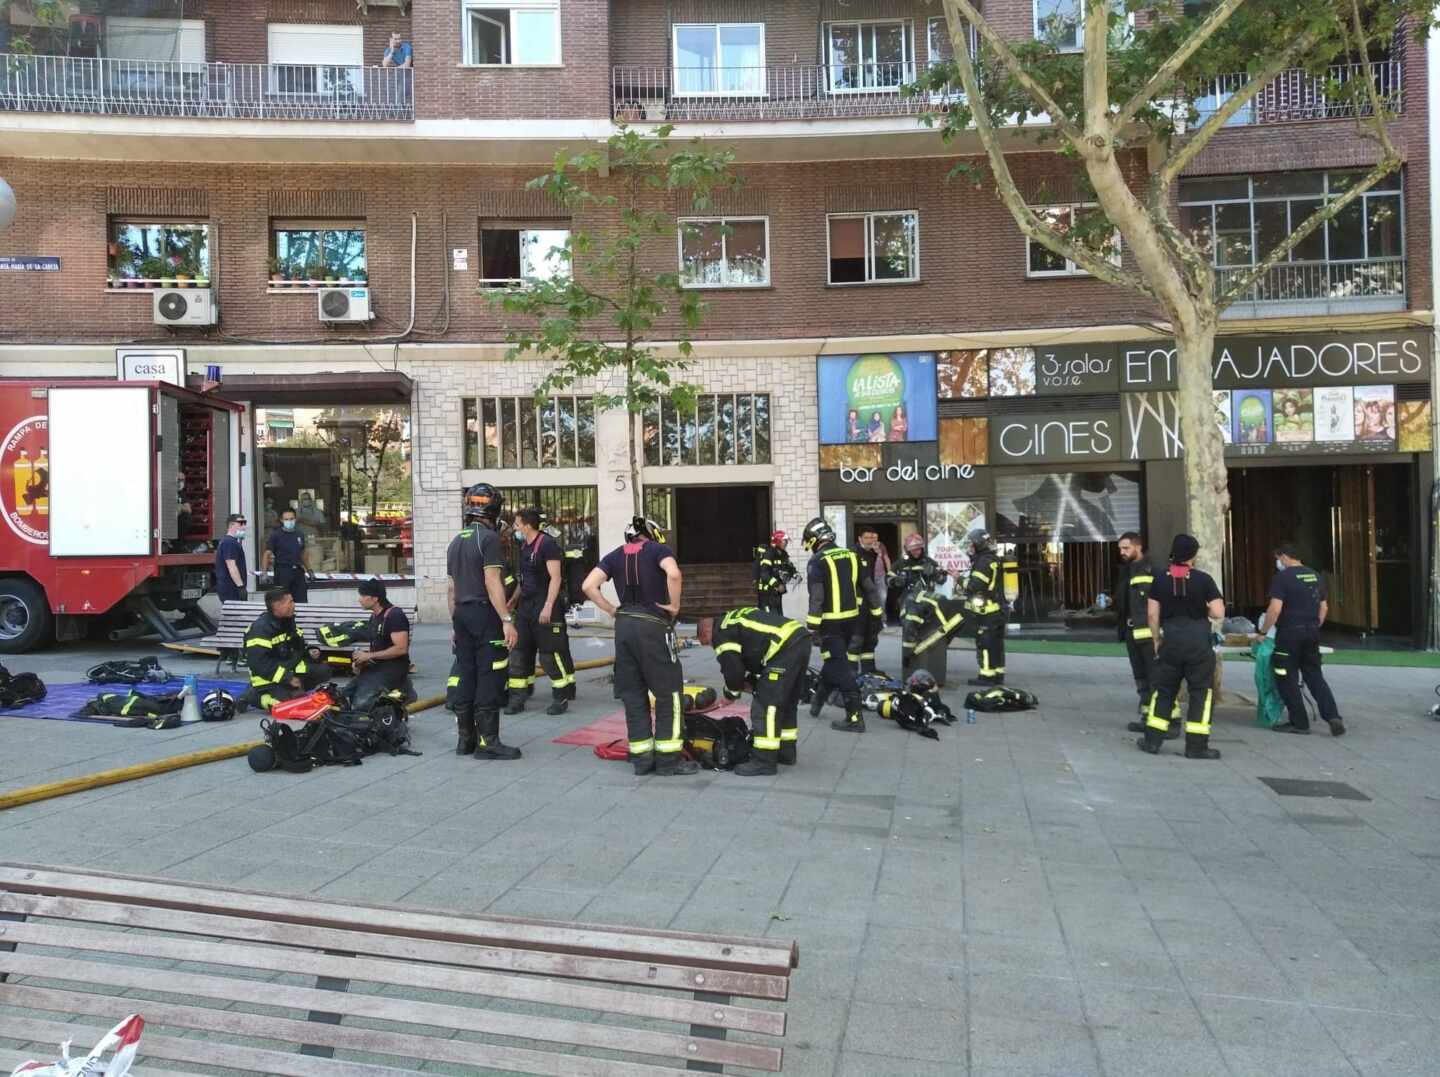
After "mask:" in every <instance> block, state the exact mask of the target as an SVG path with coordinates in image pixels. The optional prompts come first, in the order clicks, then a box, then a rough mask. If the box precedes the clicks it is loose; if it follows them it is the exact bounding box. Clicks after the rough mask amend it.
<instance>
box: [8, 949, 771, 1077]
mask: <svg viewBox="0 0 1440 1077" xmlns="http://www.w3.org/2000/svg"><path fill="white" fill-rule="evenodd" d="M5 937H6V938H12V937H13V940H14V941H15V942H29V943H32V944H35V945H43V946H54V947H68V948H70V949H77V950H87V951H91V952H100V953H108V954H127V955H132V956H137V957H152V958H155V957H158V958H165V959H173V960H178V961H197V962H206V963H217V964H227V965H229V964H240V965H244V964H245V961H244V960H243V959H244V958H245V957H252V958H255V959H257V960H255V961H254V962H253V963H252V964H251V967H253V968H257V969H267V970H269V971H273V972H291V973H311V974H314V975H319V976H330V977H334V978H336V979H348V980H361V981H365V982H369V983H385V984H394V983H397V982H403V980H400V981H397V980H396V978H395V977H394V976H393V975H391V973H392V972H394V971H395V970H398V971H399V972H400V973H401V974H402V975H403V973H404V971H405V967H404V966H403V965H397V964H396V963H394V962H385V961H374V960H367V959H354V958H343V957H329V956H327V955H319V954H304V953H300V952H297V951H294V950H273V949H272V950H269V951H266V950H264V949H262V948H260V947H240V946H234V945H223V944H217V943H203V942H200V941H198V940H194V939H183V940H178V939H169V940H167V939H156V938H154V937H150V936H136V935H122V934H118V933H115V932H90V931H79V930H76V929H73V928H69V927H46V926H44V925H18V928H11V927H8V926H7V930H6V936H5ZM227 951H229V952H228V953H227ZM240 951H243V953H242V952H240ZM0 970H3V971H6V972H15V973H19V974H21V975H27V976H31V975H33V976H44V977H47V978H53V979H60V980H74V981H77V982H82V983H95V984H102V983H103V984H107V985H110V986H111V987H126V988H130V989H132V990H143V991H166V992H170V993H173V994H184V995H197V996H200V997H203V998H210V999H217V1000H220V1001H225V1002H247V1003H251V1004H254V1005H269V1006H285V1007H289V1008H292V1009H297V1010H320V1011H324V1012H328V1013H338V1014H344V1015H348V1016H352V1017H366V1018H372V1019H374V1020H383V1021H393V1022H396V1023H398V1024H423V1025H435V1026H438V1027H442V1028H444V1027H451V1028H456V1029H465V1030H468V1031H471V1032H485V1033H489V1034H491V1035H497V1036H514V1037H517V1038H521V1039H528V1040H537V1041H546V1042H551V1043H562V1044H570V1045H574V1046H579V1047H594V1048H600V1049H603V1050H611V1051H631V1052H634V1053H636V1054H647V1055H658V1056H661V1057H666V1058H690V1059H695V1060H697V1061H703V1062H718V1063H726V1064H731V1065H737V1066H747V1067H749V1068H751V1069H765V1070H775V1069H777V1068H778V1063H779V1057H780V1052H779V1050H778V1049H777V1048H774V1047H766V1046H757V1045H753V1044H743V1043H726V1042H724V1041H719V1040H712V1039H702V1038H691V1037H689V1036H682V1035H676V1034H674V1033H666V1032H650V1031H644V1030H640V1029H634V1028H626V1027H623V1026H619V1025H597V1024H591V1023H588V1022H585V1021H576V1020H571V1019H564V1018H552V1017H537V1016H525V1015H520V1014H512V1013H507V1012H503V1011H499V1010H487V1009H475V1008H469V1007H458V1006H452V1005H445V1004H441V1003H432V1002H418V1001H411V1000H408V999H403V998H390V997H383V998H382V997H376V996H373V995H357V994H350V993H339V992H335V991H325V990H321V989H318V988H310V987H281V986H277V985H274V984H263V983H257V982H255V981H253V980H234V979H226V978H225V977H223V976H212V975H203V974H199V973H189V972H177V971H173V970H168V969H154V968H143V967H137V966H134V965H116V964H112V963H105V962H96V961H81V960H77V959H75V958H55V957H42V956H39V955H36V954H29V953H9V954H0ZM417 971H418V972H422V973H423V972H424V971H425V970H417ZM435 971H436V972H439V973H443V972H444V971H445V970H435ZM465 975H466V974H461V975H460V976H457V977H454V979H459V980H463V978H464V976H465ZM469 975H472V976H473V975H476V974H469ZM496 979H503V977H496ZM406 986H417V985H413V984H406ZM418 986H433V985H424V984H422V985H418ZM551 987H552V989H554V990H553V993H554V994H555V995H556V996H558V997H557V999H555V1000H553V1001H554V1004H555V1005H558V1006H569V1007H571V1008H575V1009H583V1008H586V1007H585V1005H584V1003H583V1002H581V1001H567V1000H566V996H567V994H568V993H569V992H570V991H572V990H579V991H581V992H583V993H586V994H599V993H601V992H600V990H599V989H596V988H579V989H577V988H574V987H572V986H571V985H566V984H554V985H551ZM439 989H441V990H450V991H465V990H466V988H465V987H464V986H458V985H455V984H450V985H448V986H441V987H440V988H439ZM605 993H606V994H619V992H605ZM658 1001H668V1000H663V999H661V1000H658Z"/></svg>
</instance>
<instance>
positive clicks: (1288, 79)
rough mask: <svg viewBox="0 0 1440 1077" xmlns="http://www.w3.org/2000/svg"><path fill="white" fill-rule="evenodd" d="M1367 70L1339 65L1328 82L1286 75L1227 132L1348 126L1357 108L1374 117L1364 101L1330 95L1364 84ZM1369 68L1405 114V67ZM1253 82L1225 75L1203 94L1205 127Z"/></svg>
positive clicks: (1393, 106)
mask: <svg viewBox="0 0 1440 1077" xmlns="http://www.w3.org/2000/svg"><path fill="white" fill-rule="evenodd" d="M1366 66H1367V65H1365V64H1338V65H1336V66H1335V67H1332V68H1330V71H1329V74H1328V76H1327V77H1325V78H1316V77H1314V76H1312V75H1309V74H1307V73H1306V72H1304V71H1301V70H1299V69H1292V70H1290V71H1284V72H1282V73H1281V74H1280V76H1279V77H1278V78H1276V79H1275V81H1274V82H1272V83H1270V85H1268V86H1266V87H1265V88H1264V89H1263V90H1261V91H1260V92H1259V93H1258V94H1256V95H1255V96H1254V97H1253V98H1252V99H1251V100H1250V101H1248V102H1246V104H1245V105H1244V107H1242V108H1241V109H1240V111H1239V112H1237V113H1235V115H1234V116H1232V117H1231V118H1230V119H1229V120H1228V121H1227V123H1226V126H1229V127H1243V126H1248V125H1251V124H1267V123H1293V122H1295V121H1297V120H1342V119H1349V118H1351V117H1353V116H1355V115H1356V112H1357V108H1358V112H1359V114H1360V115H1362V116H1368V115H1369V114H1370V107H1369V104H1368V102H1366V101H1365V100H1364V99H1363V98H1362V99H1360V100H1358V101H1357V100H1356V99H1354V98H1351V97H1350V96H1348V95H1341V96H1339V97H1331V96H1330V95H1329V91H1330V89H1331V87H1332V85H1334V84H1342V85H1343V84H1347V83H1353V82H1355V81H1357V80H1359V79H1363V78H1364V77H1365V75H1364V72H1365V68H1366ZM1368 66H1369V69H1370V73H1371V77H1372V78H1373V79H1374V80H1375V89H1376V91H1377V92H1378V93H1379V95H1380V100H1381V101H1382V102H1383V103H1384V105H1385V107H1386V108H1387V109H1389V110H1390V111H1392V112H1400V111H1401V110H1402V108H1403V106H1404V95H1403V93H1402V92H1401V91H1402V88H1403V87H1402V82H1401V67H1400V61H1399V60H1386V61H1383V62H1380V63H1372V64H1370V65H1368ZM1247 81H1248V79H1247V77H1246V76H1245V75H1222V76H1221V77H1220V78H1217V79H1215V80H1214V81H1213V82H1211V83H1210V84H1209V85H1206V86H1204V87H1201V88H1200V89H1198V90H1197V92H1196V96H1195V98H1194V101H1195V107H1196V109H1197V110H1198V111H1199V113H1200V120H1199V122H1201V123H1204V122H1205V121H1206V120H1207V119H1209V118H1210V117H1211V116H1213V115H1214V114H1215V113H1216V111H1218V110H1219V109H1220V108H1221V107H1222V106H1223V105H1224V104H1225V102H1226V101H1228V100H1230V98H1231V97H1232V96H1233V95H1234V94H1235V92H1236V91H1237V90H1239V89H1240V88H1241V87H1242V86H1244V85H1245V83H1246V82H1247Z"/></svg>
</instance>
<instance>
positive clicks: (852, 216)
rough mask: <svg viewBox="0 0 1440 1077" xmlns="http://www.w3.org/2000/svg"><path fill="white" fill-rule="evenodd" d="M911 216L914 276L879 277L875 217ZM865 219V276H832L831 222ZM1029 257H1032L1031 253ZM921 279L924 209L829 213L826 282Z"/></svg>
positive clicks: (859, 285) (837, 284)
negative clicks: (921, 236)
mask: <svg viewBox="0 0 1440 1077" xmlns="http://www.w3.org/2000/svg"><path fill="white" fill-rule="evenodd" d="M876 217H909V218H910V220H911V221H912V222H913V228H912V232H911V235H912V236H913V237H914V242H913V243H912V244H911V247H910V275H909V276H908V277H877V276H875V218H876ZM857 219H859V220H863V221H864V222H865V240H864V242H865V279H864V280H842V281H836V280H831V279H830V270H831V261H830V222H831V221H837V220H852V221H853V220H857ZM1027 257H1028V256H1027ZM919 279H920V211H919V210H914V209H877V210H867V211H865V212H863V213H828V214H826V216H825V283H826V284H829V285H830V286H831V287H834V288H862V287H865V286H866V285H871V284H914V283H915V282H916V281H918V280H919Z"/></svg>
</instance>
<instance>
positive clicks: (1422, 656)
mask: <svg viewBox="0 0 1440 1077" xmlns="http://www.w3.org/2000/svg"><path fill="white" fill-rule="evenodd" d="M1005 649H1006V650H1007V651H1012V652H1014V653H1015V654H1068V655H1079V656H1083V657H1087V658H1094V657H1101V658H1123V657H1124V656H1125V647H1124V645H1123V644H1121V643H1081V642H1075V643H1068V642H1064V641H1060V640H1057V641H1053V642H1052V641H1047V640H1027V639H1020V638H1017V637H1015V636H1006V637H1005ZM1225 658H1226V660H1227V661H1231V662H1248V661H1250V659H1249V657H1248V656H1247V655H1242V654H1227V655H1226V656H1225ZM1325 664H1326V665H1329V666H1403V667H1409V668H1412V669H1440V654H1436V653H1432V652H1430V651H1367V650H1337V651H1336V652H1335V653H1334V654H1327V655H1326V656H1325Z"/></svg>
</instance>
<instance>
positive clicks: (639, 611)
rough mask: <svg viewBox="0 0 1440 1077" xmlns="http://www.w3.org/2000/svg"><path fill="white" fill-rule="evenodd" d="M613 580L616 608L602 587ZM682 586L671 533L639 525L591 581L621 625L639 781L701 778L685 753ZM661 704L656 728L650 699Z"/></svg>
mask: <svg viewBox="0 0 1440 1077" xmlns="http://www.w3.org/2000/svg"><path fill="white" fill-rule="evenodd" d="M607 579H608V580H613V581H614V583H615V593H616V596H617V597H618V598H619V599H620V605H619V606H616V605H615V604H613V603H612V602H610V600H609V599H607V598H606V597H605V596H604V595H603V594H601V593H600V587H601V586H602V585H603V584H604V583H605V581H606V580H607ZM681 583H682V578H681V575H680V566H679V565H678V564H677V563H676V561H675V554H674V552H673V551H672V550H671V549H670V547H669V546H666V545H665V532H664V531H662V530H661V529H660V525H659V524H657V523H655V521H653V520H647V519H645V518H644V517H643V516H636V517H634V518H633V519H632V520H631V522H630V525H629V526H628V527H626V528H625V544H624V545H623V546H617V547H616V548H615V549H613V550H611V551H610V552H609V553H608V554H606V555H605V556H604V557H603V558H601V559H600V563H599V564H598V565H596V566H595V567H594V568H592V569H591V570H590V575H588V576H586V577H585V584H584V591H585V597H586V598H588V599H590V601H591V602H593V603H595V606H596V608H597V609H599V610H601V611H602V612H603V613H605V614H606V615H607V616H609V617H613V618H614V619H615V698H616V699H619V700H620V701H621V702H622V703H623V704H624V705H625V726H626V731H627V733H628V735H629V738H630V762H631V765H632V766H634V768H635V773H636V774H656V775H662V776H666V777H668V776H671V775H683V774H695V773H697V772H698V771H699V770H700V765H699V764H698V763H696V762H694V761H693V760H690V759H684V758H681V755H680V751H681V749H682V748H684V747H685V715H684V704H683V701H682V693H683V691H684V688H685V682H684V677H683V675H682V671H681V669H680V658H679V656H678V655H677V654H676V651H675V618H676V617H677V616H679V614H680V587H681ZM652 696H653V697H654V699H655V716H654V726H653V728H652V725H651V715H650V697H652Z"/></svg>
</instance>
